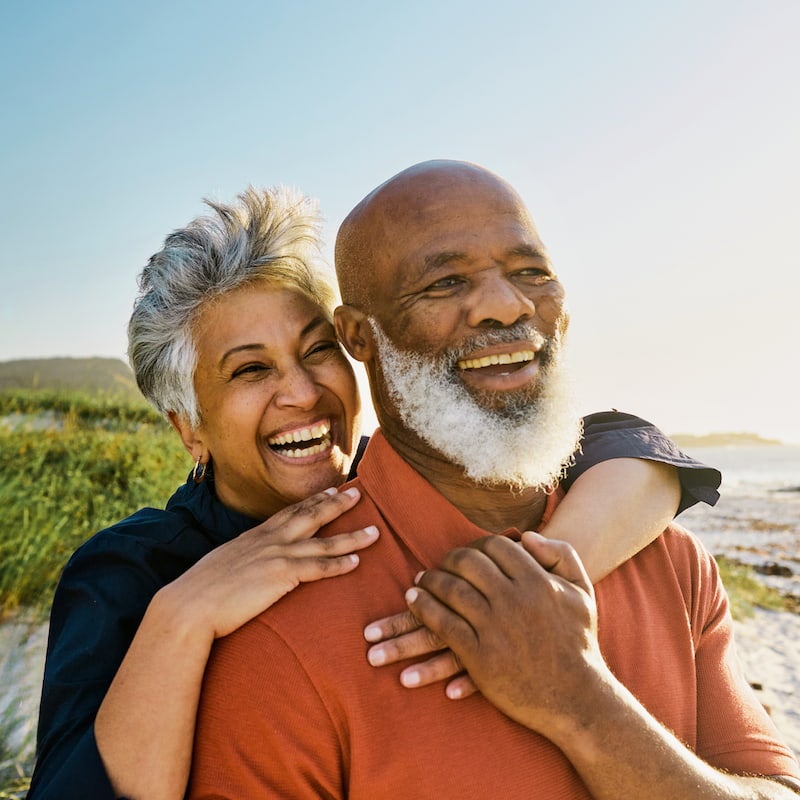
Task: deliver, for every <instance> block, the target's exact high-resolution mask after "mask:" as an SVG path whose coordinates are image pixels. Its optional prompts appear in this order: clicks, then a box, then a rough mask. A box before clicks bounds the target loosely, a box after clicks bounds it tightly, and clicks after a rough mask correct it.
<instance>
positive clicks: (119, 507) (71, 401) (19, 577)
mask: <svg viewBox="0 0 800 800" xmlns="http://www.w3.org/2000/svg"><path fill="white" fill-rule="evenodd" d="M48 410H49V411H53V412H55V413H56V416H57V418H58V419H59V421H60V422H61V424H62V427H61V428H60V429H48V430H38V431H37V430H8V429H7V428H5V427H3V426H0V614H2V612H8V611H11V610H13V609H15V608H17V607H19V606H26V607H30V608H33V609H37V610H39V611H40V612H41V614H42V615H44V614H45V613H46V612H47V609H48V607H49V603H50V599H51V597H52V593H53V590H54V588H55V584H56V582H57V580H58V576H59V574H60V573H61V570H62V568H63V566H64V564H65V563H66V561H67V559H68V558H69V556H70V554H71V553H72V552H73V550H75V548H76V547H78V545H80V544H81V543H82V542H84V541H85V540H86V539H88V538H89V537H90V536H91V535H92V534H93V533H95V532H96V531H98V530H100V529H101V528H104V527H106V526H108V525H110V524H111V523H113V522H116V521H117V520H120V519H122V518H124V517H126V516H128V515H129V514H131V513H133V512H134V511H136V510H137V509H138V508H141V507H143V506H148V505H152V506H162V507H163V505H164V503H165V502H166V501H167V499H168V498H169V496H170V495H171V494H172V492H173V491H174V490H175V488H176V487H177V485H178V484H179V483H181V482H182V481H183V480H184V478H185V476H186V473H187V472H188V469H189V467H190V463H189V457H188V455H187V454H186V452H185V451H184V449H183V446H182V445H181V442H180V440H179V438H178V436H177V435H176V434H175V433H174V432H173V431H172V430H171V429H170V427H169V426H168V425H167V424H166V423H165V422H164V421H163V420H161V418H160V417H159V416H158V415H157V414H155V412H153V411H152V410H150V409H149V408H147V407H146V406H144V405H143V404H140V403H126V402H124V401H119V400H114V399H104V398H90V397H88V396H84V395H69V394H60V395H52V394H50V393H39V394H38V396H37V395H36V393H33V392H27V393H26V392H10V393H0V418H3V417H5V416H6V415H8V414H11V413H16V414H26V415H30V417H31V419H34V420H35V419H36V418H37V416H40V415H42V414H43V413H45V412H47V411H48Z"/></svg>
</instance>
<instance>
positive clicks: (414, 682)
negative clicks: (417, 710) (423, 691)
mask: <svg viewBox="0 0 800 800" xmlns="http://www.w3.org/2000/svg"><path fill="white" fill-rule="evenodd" d="M419 682H420V676H419V672H417V671H416V670H415V669H406V670H403V672H401V673H400V683H402V684H403V686H408V687H409V688H411V687H412V686H419Z"/></svg>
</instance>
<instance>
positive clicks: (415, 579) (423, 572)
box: [414, 569, 425, 583]
mask: <svg viewBox="0 0 800 800" xmlns="http://www.w3.org/2000/svg"><path fill="white" fill-rule="evenodd" d="M424 574H425V570H424V569H423V570H422V571H421V572H418V573H417V574H416V575H415V576H414V583H419V581H420V578H421V577H422V576H423V575H424Z"/></svg>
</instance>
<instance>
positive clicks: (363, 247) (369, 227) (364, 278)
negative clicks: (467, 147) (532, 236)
mask: <svg viewBox="0 0 800 800" xmlns="http://www.w3.org/2000/svg"><path fill="white" fill-rule="evenodd" d="M476 203H479V204H485V206H486V208H487V210H488V209H496V208H498V207H505V208H507V209H508V211H509V213H516V214H517V215H518V216H519V217H523V218H525V219H526V220H527V221H528V222H530V216H529V214H528V211H527V209H526V208H525V205H524V203H523V202H522V200H521V198H520V197H519V195H518V194H517V193H516V192H515V191H514V189H513V188H512V187H511V186H510V185H509V184H508V183H506V181H504V180H503V179H502V178H500V177H498V176H497V175H495V174H494V173H492V172H490V171H489V170H487V169H485V168H484V167H481V166H478V165H477V164H470V163H468V162H466V161H445V160H438V161H424V162H422V163H420V164H415V165H414V166H412V167H409V168H408V169H405V170H403V171H402V172H400V173H398V174H397V175H395V176H394V177H392V178H389V180H388V181H386V182H385V183H382V184H381V185H380V186H378V187H377V188H376V189H374V190H373V191H372V192H370V193H369V194H368V195H367V196H366V197H365V198H364V199H363V200H362V201H361V202H360V203H359V204H358V205H357V206H356V207H355V208H354V209H353V210H352V211H351V212H350V213H349V214H348V216H347V217H346V219H345V220H344V222H343V223H342V225H341V227H340V228H339V233H338V235H337V237H336V255H335V263H336V274H337V277H338V279H339V287H340V290H341V294H342V300H343V301H344V302H345V303H346V304H348V305H352V306H355V307H357V308H359V309H361V310H362V311H364V312H366V313H373V308H374V303H375V299H376V297H377V296H378V295H377V294H376V292H378V291H379V290H380V289H381V288H382V287H385V286H386V280H387V278H389V277H391V276H392V274H393V273H394V272H396V270H398V269H400V268H402V265H403V262H404V260H405V258H406V256H407V255H408V248H409V244H410V243H412V242H413V241H415V237H418V235H419V234H420V232H425V231H430V232H431V234H432V235H434V234H435V232H436V228H437V226H441V225H443V224H444V225H446V224H447V221H448V220H456V219H457V218H458V216H459V209H461V208H462V207H464V206H465V205H468V204H471V205H475V204H476ZM530 224H531V226H532V225H533V223H532V222H530Z"/></svg>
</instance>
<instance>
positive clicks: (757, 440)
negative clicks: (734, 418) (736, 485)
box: [670, 433, 783, 447]
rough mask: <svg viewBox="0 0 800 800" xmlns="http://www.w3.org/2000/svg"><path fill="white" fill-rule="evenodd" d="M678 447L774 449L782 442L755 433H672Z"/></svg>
mask: <svg viewBox="0 0 800 800" xmlns="http://www.w3.org/2000/svg"><path fill="white" fill-rule="evenodd" d="M670 435H671V437H672V438H673V439H674V440H675V441H676V442H677V444H678V446H679V447H774V446H775V445H781V444H783V442H781V441H778V439H765V438H764V437H763V436H759V435H758V434H757V433H706V434H702V435H697V434H694V433H673V434H670Z"/></svg>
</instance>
